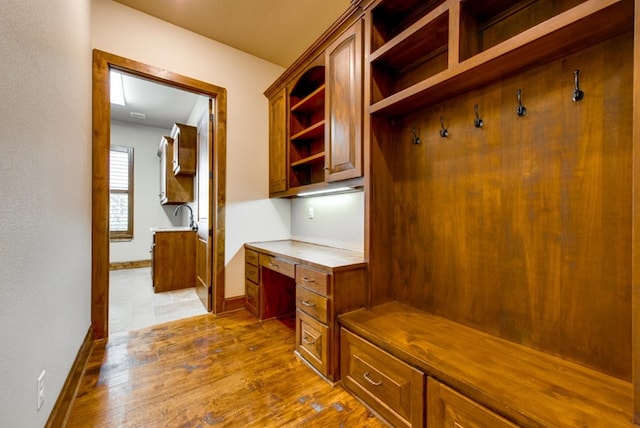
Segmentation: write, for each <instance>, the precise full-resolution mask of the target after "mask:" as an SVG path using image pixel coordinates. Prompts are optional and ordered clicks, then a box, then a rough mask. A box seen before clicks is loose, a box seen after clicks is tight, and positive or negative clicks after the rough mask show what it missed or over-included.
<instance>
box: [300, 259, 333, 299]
mask: <svg viewBox="0 0 640 428" xmlns="http://www.w3.org/2000/svg"><path fill="white" fill-rule="evenodd" d="M296 284H299V285H302V286H303V287H305V288H308V289H309V290H313V291H315V292H316V293H319V294H322V295H323V296H326V295H328V294H329V275H328V274H326V273H324V272H320V271H317V270H315V269H311V268H309V267H307V266H303V265H298V266H297V267H296Z"/></svg>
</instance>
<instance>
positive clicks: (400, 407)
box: [340, 328, 432, 428]
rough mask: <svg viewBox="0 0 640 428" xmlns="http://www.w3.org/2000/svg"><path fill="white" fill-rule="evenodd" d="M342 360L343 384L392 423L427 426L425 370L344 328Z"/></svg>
mask: <svg viewBox="0 0 640 428" xmlns="http://www.w3.org/2000/svg"><path fill="white" fill-rule="evenodd" d="M340 361H341V367H340V371H341V373H342V382H343V385H344V386H345V387H346V388H347V389H348V390H349V391H351V392H352V393H354V394H355V395H357V396H358V397H359V398H360V399H361V400H362V401H364V402H365V403H366V404H367V405H368V406H369V407H371V409H373V410H374V411H376V412H377V413H378V414H379V415H380V416H382V417H383V418H385V419H386V420H387V421H388V422H389V423H390V424H391V425H392V426H408V427H422V426H423V425H424V374H423V373H422V372H420V371H419V370H417V369H415V368H413V367H411V366H409V365H407V364H406V363H404V362H402V361H400V360H399V359H397V358H395V357H394V356H392V355H391V354H388V353H387V352H385V351H383V350H381V349H380V348H378V347H376V346H375V345H373V344H371V343H369V342H367V341H365V340H364V339H362V338H360V337H358V336H356V335H355V334H353V333H351V332H350V331H348V330H345V329H344V328H343V329H341V331H340ZM429 428H432V427H431V426H429Z"/></svg>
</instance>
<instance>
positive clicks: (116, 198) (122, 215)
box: [109, 146, 133, 239]
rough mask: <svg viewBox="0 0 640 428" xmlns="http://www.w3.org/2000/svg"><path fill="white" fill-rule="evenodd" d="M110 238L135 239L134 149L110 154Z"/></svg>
mask: <svg viewBox="0 0 640 428" xmlns="http://www.w3.org/2000/svg"><path fill="white" fill-rule="evenodd" d="M109 198H110V200H109V237H110V238H111V239H132V238H133V147H125V146H111V151H110V152H109Z"/></svg>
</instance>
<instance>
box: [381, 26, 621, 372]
mask: <svg viewBox="0 0 640 428" xmlns="http://www.w3.org/2000/svg"><path fill="white" fill-rule="evenodd" d="M631 36H632V35H631V34H626V35H624V36H621V37H618V38H615V39H613V40H611V41H608V42H605V43H603V44H600V45H597V46H595V47H593V48H590V49H587V50H584V51H581V52H578V53H576V54H574V55H571V56H569V57H566V58H565V59H563V60H559V61H556V62H553V63H551V64H549V65H546V66H542V67H538V68H535V69H532V70H529V71H526V72H524V73H522V74H520V75H518V76H515V77H512V78H510V79H507V80H504V81H502V82H500V83H498V84H494V85H492V86H489V87H485V88H482V89H478V90H476V91H473V92H470V93H468V94H466V95H463V96H460V97H458V98H455V99H452V100H450V101H447V102H445V103H442V104H439V105H436V106H433V107H430V108H428V109H425V110H421V111H419V112H417V113H415V114H412V115H410V116H406V117H404V118H402V120H400V121H398V122H397V123H396V124H395V130H394V131H393V136H394V138H395V141H394V144H393V150H395V153H394V154H395V163H394V165H393V186H394V187H393V194H394V195H395V199H394V201H393V203H394V207H395V208H394V213H393V218H394V219H395V223H394V226H393V227H392V228H390V229H386V228H384V227H386V226H388V225H386V226H385V222H386V221H388V220H381V221H382V223H381V224H382V225H383V228H382V229H374V230H377V231H379V232H380V233H389V234H390V236H393V245H392V246H391V250H390V253H391V254H389V250H387V249H386V248H385V253H386V254H387V255H386V257H388V256H391V257H392V259H393V268H392V272H393V284H394V286H395V288H394V290H393V291H394V296H395V298H396V299H398V300H399V301H401V302H405V303H408V304H410V305H413V306H416V307H418V308H420V309H422V310H426V311H429V312H433V313H436V314H438V315H442V316H444V317H446V318H449V319H452V320H455V321H458V322H461V323H464V324H466V325H470V326H472V327H475V328H478V329H480V330H483V331H487V332H489V333H491V334H495V335H498V336H500V337H503V338H507V339H509V340H512V341H515V342H517V343H522V344H525V345H528V346H532V347H534V348H537V349H541V350H544V351H547V352H550V353H552V354H556V355H560V356H563V357H566V358H569V359H571V360H574V361H577V362H580V363H582V364H586V365H588V366H590V367H594V368H597V369H599V370H602V371H604V372H606V373H609V374H613V375H615V376H618V377H621V378H623V379H630V378H631V365H630V363H631V331H630V326H631V307H630V300H631V289H630V282H631V277H630V275H631V238H630V237H631V208H632V207H631V202H632V200H631V167H632V165H631V161H630V159H631V148H632V146H631V138H630V136H631V131H632V98H631V91H630V90H629V88H631V87H632V83H633V81H632V72H633V67H632V60H631V52H632V47H633V43H632V37H631ZM575 69H580V70H581V86H582V87H583V89H584V90H585V92H586V96H585V99H584V100H583V101H581V102H580V103H575V102H573V101H572V100H571V94H572V91H573V71H574V70H575ZM518 89H522V93H523V96H522V101H523V104H524V105H525V107H526V108H527V113H526V115H525V116H524V117H518V116H516V114H515V108H516V91H517V90H518ZM475 104H478V105H479V114H480V115H481V117H482V118H483V119H484V122H485V126H484V127H483V128H481V129H478V128H475V127H474V126H473V119H474V118H475V114H474V110H473V107H474V105H475ZM440 118H442V119H443V121H444V124H445V127H447V128H448V131H449V136H448V137H447V138H442V137H440V134H439V131H440V129H441V123H440ZM414 128H415V129H416V130H417V132H418V133H419V135H420V138H421V141H422V144H420V145H413V144H411V137H412V130H413V129H414ZM383 138H384V137H383ZM374 149H375V147H374ZM384 150H385V151H386V152H387V153H388V150H389V148H385V149H384ZM374 162H376V163H377V164H383V161H382V160H381V159H376V160H374ZM376 175H378V176H379V177H380V174H379V172H378V171H376ZM378 180H380V178H378ZM382 185H383V186H388V185H389V183H388V182H384V181H383V182H382ZM373 205H374V206H373V208H374V209H377V208H379V207H380V205H381V202H377V201H374V203H373ZM383 213H384V209H383ZM377 215H378V214H375V213H372V214H371V216H372V221H378V220H377ZM374 227H375V226H374ZM386 231H388V232H386ZM371 239H372V241H374V240H376V239H384V238H376V237H371ZM374 245H375V244H374ZM374 251H379V250H372V265H373V261H374V257H376V263H377V262H379V261H380V260H381V259H382V258H384V257H385V255H382V254H381V255H377V254H376V253H374ZM372 269H373V268H372ZM377 272H378V271H376V273H377ZM382 277H383V278H384V274H383V276H382ZM385 280H386V279H385ZM379 281H383V280H381V279H377V278H373V280H372V282H373V284H377V283H379ZM374 287H376V286H375V285H374ZM383 287H384V286H383ZM378 292H381V293H382V295H384V294H386V293H387V291H385V289H384V288H383V289H382V291H378Z"/></svg>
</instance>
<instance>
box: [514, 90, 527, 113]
mask: <svg viewBox="0 0 640 428" xmlns="http://www.w3.org/2000/svg"><path fill="white" fill-rule="evenodd" d="M517 98H518V107H516V114H517V115H518V116H520V117H522V116H524V115H525V114H527V108H526V107H525V106H523V105H522V89H518V94H517Z"/></svg>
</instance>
